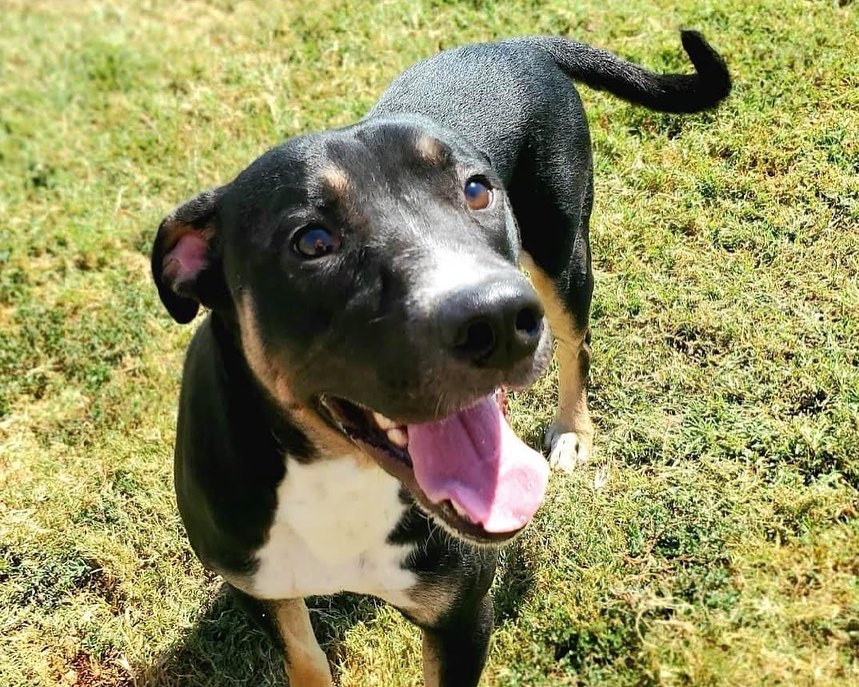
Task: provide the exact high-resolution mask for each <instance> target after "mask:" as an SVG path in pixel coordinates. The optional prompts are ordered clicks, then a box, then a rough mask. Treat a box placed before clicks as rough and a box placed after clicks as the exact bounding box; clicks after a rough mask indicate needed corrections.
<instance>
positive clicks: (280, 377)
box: [237, 293, 375, 466]
mask: <svg viewBox="0 0 859 687" xmlns="http://www.w3.org/2000/svg"><path fill="white" fill-rule="evenodd" d="M237 311H238V316H239V330H240V331H241V341H242V350H243V351H244V354H245V359H246V360H247V361H248V365H249V366H250V368H251V371H252V372H253V373H254V375H255V376H256V378H257V379H258V380H259V381H260V383H261V384H262V385H263V386H264V387H265V389H266V390H267V391H268V392H269V393H270V394H271V396H272V397H273V398H274V399H275V400H276V401H277V402H278V403H279V404H280V406H281V408H282V409H283V411H284V412H285V413H287V414H288V415H289V416H290V417H291V418H292V420H293V421H294V422H295V423H296V424H298V426H299V427H300V428H301V429H302V430H303V431H304V433H305V434H306V435H307V436H308V438H309V439H310V441H311V442H312V443H313V446H314V447H315V448H316V449H317V450H318V451H319V453H320V455H322V456H347V455H353V454H357V455H359V456H360V457H361V458H362V464H366V465H367V466H370V465H375V461H374V460H373V459H372V458H371V457H370V456H368V455H366V454H364V453H363V452H362V451H358V450H357V449H356V446H355V445H354V444H353V443H352V442H351V441H349V439H347V438H346V437H345V436H343V434H341V433H340V432H338V431H337V430H335V429H332V428H331V427H329V426H328V425H327V424H326V423H325V422H323V421H322V420H321V419H320V418H319V416H318V415H317V414H316V413H315V412H313V411H312V410H310V409H309V408H306V407H305V406H303V405H301V404H300V403H298V402H297V401H296V400H295V397H294V396H293V394H292V391H291V389H290V382H289V374H288V372H287V371H286V370H284V369H283V366H282V364H280V363H279V362H278V361H277V359H276V358H275V357H274V356H272V355H270V354H269V353H268V352H267V351H266V350H265V346H264V345H263V342H262V338H261V337H260V334H259V324H258V322H257V319H256V308H255V306H254V301H253V297H252V296H251V294H250V293H245V294H244V295H243V296H242V298H241V299H240V300H239V302H238V305H237ZM365 457H366V461H363V458H365Z"/></svg>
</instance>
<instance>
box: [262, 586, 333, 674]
mask: <svg viewBox="0 0 859 687" xmlns="http://www.w3.org/2000/svg"><path fill="white" fill-rule="evenodd" d="M275 614H276V617H277V626H278V629H279V630H280V635H281V637H283V643H284V645H285V647H286V660H285V663H286V674H287V676H288V677H289V684H290V685H291V686H292V687H332V685H333V684H334V683H333V681H332V679H331V668H330V666H329V665H328V659H327V658H326V656H325V652H323V651H322V649H321V648H320V647H319V643H318V642H317V641H316V636H315V635H314V634H313V627H312V626H311V625H310V614H309V613H308V612H307V606H306V605H305V604H304V600H303V599H289V600H286V601H278V602H277V604H276V610H275Z"/></svg>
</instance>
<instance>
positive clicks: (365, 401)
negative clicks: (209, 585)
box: [152, 32, 730, 687]
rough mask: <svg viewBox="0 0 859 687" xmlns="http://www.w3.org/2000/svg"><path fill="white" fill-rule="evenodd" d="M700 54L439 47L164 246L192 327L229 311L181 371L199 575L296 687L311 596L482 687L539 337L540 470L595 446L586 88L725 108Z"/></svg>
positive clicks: (515, 528) (167, 279)
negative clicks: (521, 408)
mask: <svg viewBox="0 0 859 687" xmlns="http://www.w3.org/2000/svg"><path fill="white" fill-rule="evenodd" d="M682 39H683V46H684V48H685V49H686V52H687V53H688V54H689V57H690V58H691V60H692V62H693V63H694V65H695V67H696V69H697V73H696V74H694V75H666V76H660V75H656V74H653V73H651V72H648V71H646V70H644V69H642V68H640V67H637V66H635V65H633V64H630V63H628V62H625V61H623V60H620V59H619V58H617V57H615V56H613V55H611V54H610V53H607V52H603V51H601V50H597V49H594V48H591V47H588V46H586V45H583V44H581V43H575V42H572V41H568V40H565V39H562V38H525V39H518V40H510V41H505V42H501V43H497V44H491V45H473V46H467V47H463V48H458V49H456V50H451V51H448V52H444V53H442V54H440V55H437V56H436V57H433V58H432V59H429V60H427V61H425V62H421V63H420V64H418V65H416V66H414V67H412V68H411V69H409V70H408V71H406V72H405V73H404V74H403V75H401V76H400V77H399V78H398V79H397V80H396V81H394V83H393V84H392V85H391V87H390V88H389V89H388V91H387V92H386V93H385V94H384V95H383V96H382V98H381V100H380V101H379V102H378V104H377V105H376V106H375V107H374V108H373V110H372V111H371V112H370V113H369V114H368V115H367V116H366V117H365V118H364V119H363V120H361V121H360V122H358V123H357V124H355V125H353V126H349V127H346V128H344V129H340V130H337V131H328V132H324V133H318V134H311V135H307V136H300V137H297V138H294V139H291V140H289V141H287V142H286V143H284V144H283V145H280V146H278V147H277V148H274V149H272V150H270V151H269V152H267V153H265V154H264V155H263V156H262V157H260V158H259V159H258V160H256V161H255V162H253V163H252V164H251V165H250V166H249V167H248V168H247V169H245V170H244V171H243V172H242V173H241V174H239V176H238V177H237V178H236V179H234V180H233V181H232V182H230V183H229V184H227V185H225V186H221V187H220V188H217V189H215V190H212V191H207V192H205V193H202V194H201V195H199V196H197V197H196V198H194V199H192V200H190V201H188V202H186V203H185V204H184V205H182V206H180V207H179V208H178V209H176V210H175V212H173V214H171V215H170V216H168V217H167V218H166V219H165V220H164V221H163V222H162V223H161V226H160V227H159V229H158V236H157V238H156V240H155V246H154V250H153V254H152V271H153V274H154V277H155V282H156V284H157V286H158V291H159V294H160V296H161V299H162V301H163V302H164V305H165V306H166V307H167V309H168V310H169V311H170V314H171V315H172V316H173V317H174V318H175V319H176V320H177V321H179V322H188V321H190V320H191V319H193V318H194V316H195V315H196V313H197V311H198V308H199V306H200V305H201V304H202V305H204V306H206V307H208V308H210V309H211V313H210V314H209V316H208V317H207V318H206V320H205V321H204V322H203V323H202V325H201V326H200V328H199V329H198V331H197V333H196V335H195V337H194V339H193V342H192V343H191V346H190V349H189V351H188V356H187V359H186V363H185V370H184V377H183V385H182V394H181V399H180V409H179V424H178V432H177V440H176V462H175V478H176V491H177V495H178V501H179V509H180V511H181V514H182V518H183V520H184V522H185V526H186V528H187V530H188V535H189V537H190V540H191V544H192V546H193V548H194V551H195V552H196V553H197V555H198V556H199V557H200V559H201V560H202V561H203V562H204V563H205V564H206V565H207V566H209V567H210V568H212V569H213V570H215V571H217V572H218V573H220V574H221V575H222V576H223V577H224V578H225V579H226V580H227V581H228V582H229V584H230V585H231V586H232V587H234V588H235V589H236V590H237V592H238V594H239V597H240V598H242V599H243V600H244V601H245V602H246V603H247V605H248V606H249V607H251V608H252V609H254V610H255V612H256V615H257V616H258V617H259V618H269V619H272V620H274V621H275V622H274V624H273V627H274V629H275V630H276V631H275V632H274V633H273V634H274V636H275V638H276V640H277V641H278V642H282V644H283V648H284V650H285V657H286V669H287V673H288V675H289V678H290V681H291V683H292V684H293V685H296V686H297V687H308V686H310V687H315V686H317V685H330V684H331V673H330V670H329V667H328V664H327V662H326V659H325V656H324V654H323V653H322V651H321V650H320V648H319V646H318V645H317V643H316V641H315V639H314V637H313V632H312V630H311V627H310V622H309V619H308V615H307V610H306V608H305V606H304V603H303V601H302V598H303V597H305V596H309V595H316V594H330V593H333V592H338V591H341V590H349V591H352V592H357V593H366V594H373V595H375V596H378V597H381V598H382V599H385V600H387V601H389V602H390V603H392V604H394V605H395V606H396V607H397V608H399V609H400V610H401V611H402V612H403V613H404V614H405V615H406V616H407V617H408V618H409V619H411V620H412V621H413V622H415V623H416V624H417V625H419V626H420V627H421V629H422V630H423V637H424V673H425V679H426V683H427V684H428V685H442V686H444V687H452V686H454V685H463V686H464V685H476V684H477V683H478V680H479V678H480V674H481V671H482V669H483V664H484V661H485V658H486V650H487V643H488V639H489V635H490V632H491V629H492V604H491V599H490V597H489V596H488V595H487V590H488V589H489V586H490V583H491V582H492V578H493V574H494V571H495V563H496V550H495V548H494V547H492V546H486V545H485V544H487V543H500V542H502V541H504V540H507V539H509V538H510V537H512V536H514V535H515V534H516V533H517V532H519V531H520V530H521V529H522V528H523V527H524V526H525V525H526V524H527V522H528V521H529V519H530V518H531V516H532V515H533V513H534V511H535V510H536V508H537V507H538V505H539V503H540V501H541V499H542V496H543V491H544V489H545V486H546V480H547V472H548V468H547V467H546V461H545V460H544V459H543V458H542V456H540V455H539V454H538V453H536V452H535V451H532V450H531V449H529V448H527V447H526V446H525V445H524V444H522V443H521V442H520V441H519V440H518V439H516V437H515V436H513V434H512V432H511V431H510V429H509V427H508V425H507V424H506V422H505V421H504V418H503V414H502V412H501V410H500V409H499V405H498V403H497V402H496V396H495V395H496V390H498V389H499V388H501V387H511V388H523V387H526V386H528V385H529V384H531V383H532V382H533V381H534V380H535V379H536V378H537V377H538V376H539V375H540V374H541V372H542V371H543V370H544V369H545V367H546V365H547V363H548V361H549V359H550V356H551V336H550V334H549V331H548V327H547V326H546V324H545V321H544V320H545V319H548V322H549V324H550V325H551V327H552V330H553V332H554V334H555V338H556V339H557V345H558V347H557V353H558V359H559V366H560V367H559V369H560V392H559V393H560V399H559V401H560V402H559V408H558V413H557V416H556V419H555V421H554V423H553V424H552V426H551V428H550V429H549V431H548V432H547V448H548V449H549V452H550V460H549V462H550V463H551V464H555V465H557V466H558V467H561V468H563V469H571V468H572V467H573V466H574V465H575V464H576V463H577V462H579V461H582V460H584V459H585V458H586V457H587V455H588V453H589V451H590V448H591V441H592V435H593V429H592V425H591V421H590V418H589V415H588V410H587V401H586V395H585V380H586V376H587V372H588V364H589V360H590V349H589V345H588V341H589V336H588V333H589V329H588V312H589V308H590V301H591V292H592V288H593V276H592V272H591V254H590V248H589V246H588V220H589V216H590V212H591V205H592V199H593V183H592V165H591V149H590V141H589V137H588V128H587V124H586V121H585V117H584V114H583V111H582V104H581V101H580V100H579V97H578V95H577V93H576V91H575V89H574V88H573V87H572V85H571V83H570V78H573V79H577V80H580V81H582V82H584V83H585V84H588V85H590V86H592V87H595V88H601V89H606V90H608V91H610V92H612V93H614V94H616V95H618V96H620V97H622V98H625V99H626V100H629V101H631V102H634V103H639V104H642V105H645V106H647V107H650V108H652V109H655V110H662V111H666V112H696V111H699V110H703V109H705V108H709V107H712V106H714V105H715V104H716V103H718V102H719V101H720V100H721V99H723V98H724V97H725V96H726V95H727V94H728V92H729V90H730V80H729V76H728V72H727V70H726V68H725V65H724V63H723V61H722V59H721V58H720V57H719V56H718V54H717V53H716V52H714V51H713V50H712V49H711V48H710V46H709V45H708V44H707V43H706V42H705V41H704V39H703V38H702V37H701V36H700V35H698V34H697V33H693V32H684V33H683V34H682ZM520 232H521V241H520ZM520 261H521V262H522V263H524V264H525V266H526V267H527V268H528V270H529V272H530V276H531V280H532V282H533V284H534V286H536V289H537V291H538V292H539V298H538V295H537V292H535V290H534V289H533V288H532V287H531V285H530V284H529V282H528V280H527V279H526V278H525V276H523V274H522V273H521V272H520V271H519V265H520ZM544 312H545V318H544ZM451 533H452V534H453V535H454V536H451ZM480 544H484V545H480Z"/></svg>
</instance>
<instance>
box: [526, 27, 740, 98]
mask: <svg viewBox="0 0 859 687" xmlns="http://www.w3.org/2000/svg"><path fill="white" fill-rule="evenodd" d="M680 39H681V41H682V42H683V48H684V50H686V54H687V55H689V59H690V60H692V64H693V65H695V70H696V73H695V74H656V73H654V72H651V71H649V70H647V69H644V68H643V67H639V66H638V65H636V64H632V63H631V62H627V61H626V60H623V59H621V58H619V57H617V56H616V55H612V54H611V53H610V52H607V51H605V50H600V49H599V48H593V47H591V46H589V45H586V44H585V43H579V42H576V41H571V40H567V39H566V38H560V37H552V36H546V37H534V38H526V39H525V40H526V41H527V42H529V43H530V44H531V45H534V46H536V47H539V48H542V49H543V50H545V51H546V52H547V53H549V54H550V55H551V56H552V58H553V59H554V60H555V62H556V63H557V64H558V66H559V67H560V68H561V69H563V70H564V72H565V73H566V74H568V75H569V76H570V77H571V78H573V79H575V80H577V81H581V82H582V83H584V84H586V85H588V86H590V87H591V88H596V89H599V90H605V91H609V92H610V93H613V94H614V95H616V96H618V97H620V98H623V99H624V100H628V101H629V102H632V103H636V104H639V105H644V106H645V107H649V108H650V109H652V110H658V111H660V112H699V111H700V110H706V109H708V108H711V107H714V106H715V105H716V104H718V103H719V102H720V101H721V100H723V99H724V98H725V97H727V95H728V93H730V91H731V76H730V74H729V73H728V68H727V66H726V65H725V61H724V60H723V59H722V57H721V55H719V53H717V52H716V51H715V50H714V49H713V48H712V47H710V44H709V43H707V41H706V40H704V37H703V36H702V35H701V34H700V33H698V32H697V31H681V32H680Z"/></svg>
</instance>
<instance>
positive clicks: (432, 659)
mask: <svg viewBox="0 0 859 687" xmlns="http://www.w3.org/2000/svg"><path fill="white" fill-rule="evenodd" d="M423 660H424V687H441V667H440V666H439V662H438V652H437V651H436V648H435V646H434V645H433V643H432V641H431V640H430V638H429V635H427V633H426V632H424V633H423Z"/></svg>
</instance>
